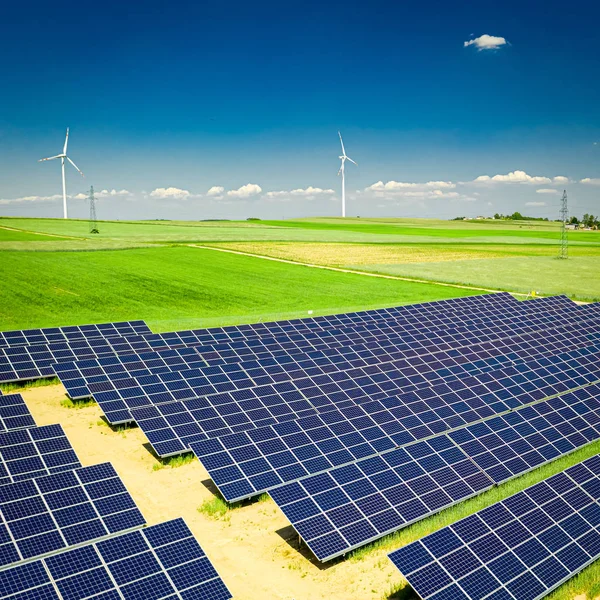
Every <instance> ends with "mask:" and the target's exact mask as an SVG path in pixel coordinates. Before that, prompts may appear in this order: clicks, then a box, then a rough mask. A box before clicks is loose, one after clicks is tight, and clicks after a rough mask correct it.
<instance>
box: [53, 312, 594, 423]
mask: <svg viewBox="0 0 600 600" xmlns="http://www.w3.org/2000/svg"><path fill="white" fill-rule="evenodd" d="M576 327H580V325H579V324H578V325H577V326H576ZM590 330H591V331H594V332H595V333H590V334H588V335H587V336H582V337H581V338H580V339H579V340H578V342H576V343H573V342H572V341H571V339H572V338H571V334H570V333H569V332H566V331H561V332H557V333H555V334H551V333H539V334H537V342H536V341H534V340H535V338H533V339H532V338H531V337H530V338H529V339H527V338H525V339H523V340H522V341H523V344H521V345H520V346H518V347H516V346H515V347H513V346H512V345H513V344H514V343H517V342H520V341H521V340H519V339H516V340H510V339H506V340H505V341H502V342H501V341H498V342H497V343H496V344H495V345H494V346H495V347H492V348H491V349H489V350H488V349H482V352H481V353H480V354H477V350H478V349H479V348H478V346H476V345H475V346H474V345H469V346H465V347H463V348H462V349H461V348H457V349H455V350H454V351H452V352H447V351H438V352H428V351H426V350H424V351H423V352H417V351H415V350H412V351H406V352H405V351H394V350H393V349H392V352H394V354H389V355H388V356H387V360H385V359H384V358H383V357H382V356H380V355H379V354H378V353H377V352H373V351H371V350H370V349H369V348H362V347H358V348H355V349H350V350H348V349H346V350H343V349H340V350H334V349H332V350H329V351H324V352H320V353H311V354H308V355H304V354H301V355H296V356H294V357H290V356H282V357H281V358H280V359H273V360H272V361H267V362H264V361H263V362H260V363H259V362H247V363H244V362H242V363H236V364H235V365H222V367H221V368H222V369H223V371H220V370H219V367H214V366H211V367H206V368H203V369H198V370H189V371H179V372H177V373H164V374H157V375H152V376H143V377H135V378H134V377H131V378H121V379H115V380H107V378H105V377H98V378H99V379H102V380H101V381H98V382H97V383H85V382H83V381H82V380H81V379H77V378H76V377H77V375H79V374H80V373H81V371H80V369H77V370H75V371H73V370H71V367H72V365H68V366H67V367H66V369H67V370H68V371H69V372H70V373H74V375H73V379H69V380H68V381H70V382H72V383H73V386H80V385H82V384H84V386H85V389H86V390H87V389H89V390H91V391H92V393H93V397H94V399H95V400H96V401H97V402H98V403H99V404H100V407H101V408H102V410H103V411H104V414H105V416H106V418H107V420H108V421H109V422H110V423H112V424H119V423H126V422H129V421H131V420H132V414H131V412H130V411H131V410H132V409H136V408H141V407H144V406H152V405H156V404H163V403H166V402H170V401H173V400H186V399H193V398H199V397H206V396H210V395H212V394H217V393H227V392H228V391H231V395H230V398H229V402H230V403H231V404H233V403H235V402H236V400H238V398H237V397H236V396H241V398H242V399H249V398H253V397H261V395H262V394H263V391H262V390H264V393H265V394H267V395H268V396H270V395H272V394H273V392H272V391H271V387H272V386H274V387H275V388H276V389H277V388H283V389H284V390H285V391H287V392H290V393H293V396H294V399H302V398H306V399H308V400H311V401H313V398H314V397H315V396H319V395H321V396H322V395H327V394H328V393H332V392H339V393H340V394H343V393H346V394H354V395H353V397H355V398H356V397H358V396H365V395H367V396H369V397H371V398H373V397H375V395H377V394H381V396H378V397H383V396H386V395H390V394H394V393H398V392H400V391H408V390H411V389H414V387H415V385H413V384H419V383H420V384H430V383H432V381H431V379H432V377H425V376H419V375H423V374H424V373H431V372H432V371H434V370H436V371H437V372H438V378H439V377H443V376H445V375H453V374H456V375H462V376H465V375H469V374H470V373H472V372H475V371H478V370H480V369H482V368H483V369H484V370H485V369H492V368H497V367H498V366H500V364H501V362H499V361H494V360H493V359H491V360H486V359H484V357H491V356H493V355H494V354H502V353H503V352H504V351H505V349H506V350H507V352H506V353H505V354H508V356H507V358H509V357H510V358H511V359H512V360H514V361H516V362H519V361H520V360H522V358H520V357H519V355H518V352H517V350H518V349H521V350H522V352H521V356H522V357H527V356H528V355H531V354H534V352H532V349H533V347H535V348H536V349H537V352H540V353H542V354H544V353H546V352H550V351H556V350H558V349H564V348H565V347H577V346H580V345H581V346H585V345H587V344H589V343H590V342H592V341H597V340H598V339H600V324H598V325H596V326H592V327H590ZM528 348H529V351H528V350H527V349H528ZM469 358H471V360H474V361H476V362H475V363H474V364H472V365H470V366H469V367H468V368H467V366H465V362H467V361H468V359H469ZM478 359H479V360H478ZM505 362H507V361H505ZM269 363H270V364H269ZM363 367H364V368H363ZM366 367H368V369H367V368H366ZM444 369H445V371H444ZM96 372H97V371H96V369H95V368H92V369H91V374H90V378H95V377H96V376H95V375H93V373H96ZM336 373H337V374H336ZM411 375H412V377H411ZM62 376H63V375H61V377H62ZM292 380H293V381H292ZM286 382H288V383H286ZM261 385H263V387H262V388H261ZM265 386H266V387H265ZM249 388H253V389H254V392H252V393H250V392H249V393H248V394H246V393H244V392H241V391H240V390H246V391H247V390H249ZM352 388H355V390H356V391H355V392H351V391H350V390H351V389H352ZM71 389H73V388H71ZM80 389H83V388H80ZM233 390H237V391H238V392H237V393H236V392H234V391H233ZM226 400H227V398H219V399H218V400H217V402H218V403H221V404H224V403H225V402H226ZM313 402H314V401H313Z"/></svg>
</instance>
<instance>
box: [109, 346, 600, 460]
mask: <svg viewBox="0 0 600 600" xmlns="http://www.w3.org/2000/svg"><path fill="white" fill-rule="evenodd" d="M591 351H592V347H590V348H586V349H581V350H580V351H573V352H569V353H563V354H560V355H557V356H555V357H552V358H551V359H549V360H542V361H527V362H525V363H521V364H520V365H513V367H507V368H504V369H501V370H496V371H492V369H491V368H490V369H483V368H481V369H479V370H480V371H481V372H482V373H487V375H486V376H485V377H483V376H482V377H475V376H474V375H471V376H469V377H467V375H469V373H471V374H474V373H476V371H474V370H470V369H469V370H463V372H462V373H459V374H456V375H454V374H452V373H451V374H450V375H448V374H444V375H445V377H444V378H441V377H438V379H437V385H435V386H431V387H430V386H429V385H428V384H429V383H432V382H435V379H434V378H433V377H429V378H421V379H422V381H421V382H420V383H418V384H414V385H406V383H405V378H401V379H400V380H399V381H398V380H397V381H396V383H397V384H398V386H399V387H400V386H402V387H404V389H410V388H412V390H413V391H414V392H415V393H405V394H400V395H399V396H397V397H392V398H391V397H389V396H388V395H387V393H384V392H383V391H382V390H381V389H380V388H377V390H378V391H377V390H375V391H374V390H373V389H372V386H369V390H368V393H367V394H363V396H364V398H363V396H360V395H357V394H355V393H353V388H352V386H354V388H356V389H354V391H358V387H359V386H358V385H356V384H355V383H352V382H350V381H349V378H346V380H345V381H343V380H342V381H341V384H342V386H343V387H342V391H343V392H344V393H342V391H340V390H339V389H337V388H333V390H332V389H329V387H330V385H329V384H330V383H331V382H328V380H326V381H325V382H324V387H323V389H321V388H320V387H319V386H318V385H316V384H317V383H318V382H317V381H316V380H315V379H314V378H313V379H311V380H310V383H312V384H315V385H312V386H309V387H304V386H299V388H297V389H299V392H300V394H298V395H297V396H296V397H293V396H291V393H292V391H293V388H290V387H289V386H288V387H287V388H284V390H285V391H284V392H283V394H280V395H279V396H278V395H277V394H276V388H274V387H268V388H255V389H252V390H246V391H245V392H244V395H243V396H242V397H240V398H236V397H235V394H233V395H226V394H222V395H219V396H218V397H208V398H204V399H197V400H190V401H184V402H179V403H170V404H164V405H160V406H156V407H153V408H148V409H139V410H134V411H133V416H134V417H135V419H136V422H137V423H138V425H139V426H140V427H141V428H142V430H143V431H144V432H145V433H146V435H147V436H148V438H149V440H150V441H151V443H153V445H154V448H155V450H156V451H157V452H158V453H159V454H160V455H163V453H165V454H169V453H172V452H177V451H184V450H185V449H187V447H188V443H189V442H190V441H196V440H199V439H204V438H205V437H217V436H220V435H224V434H226V433H233V432H236V431H244V430H247V429H251V428H253V427H259V426H261V425H268V424H274V423H280V422H285V421H289V420H293V419H296V418H298V417H302V416H309V415H311V414H317V413H321V412H326V411H328V410H333V409H342V408H344V407H351V406H355V405H356V404H361V405H363V404H365V406H364V407H363V408H365V410H369V411H370V412H371V413H373V414H374V413H376V412H380V411H383V410H385V409H386V408H389V409H393V408H397V407H398V403H399V402H400V405H402V404H406V405H408V407H410V408H411V411H410V413H414V414H417V415H418V414H419V413H423V412H424V411H426V410H428V406H427V405H425V404H423V402H422V401H423V400H426V399H428V398H433V397H436V398H437V401H438V404H439V401H443V404H444V405H446V404H448V403H451V404H457V403H458V406H457V409H458V412H459V413H464V412H465V409H466V408H467V407H468V406H470V408H471V409H473V410H475V409H477V408H478V407H479V408H481V407H482V406H483V404H484V403H485V404H486V405H490V407H491V408H492V409H493V411H494V412H502V411H503V410H507V409H508V408H510V407H511V406H513V405H515V406H516V405H518V404H525V403H528V402H531V401H533V400H535V399H540V398H543V397H545V396H548V395H552V394H554V393H557V392H559V391H564V390H565V389H567V387H565V386H567V384H568V387H576V386H578V385H582V384H584V383H589V382H591V381H593V380H594V377H595V375H594V372H593V368H592V370H590V369H589V368H588V366H589V365H590V364H591V365H592V367H593V360H594V359H593V358H590V357H589V356H588V354H589V353H590V352H591ZM592 353H593V352H592ZM572 359H576V360H577V362H576V363H575V364H576V366H577V367H578V369H579V370H578V371H576V372H574V371H573V368H572V366H571V365H570V364H569V363H570V361H571V360H572ZM481 362H484V361H480V365H479V366H480V367H481ZM493 363H494V361H491V366H493ZM548 368H551V369H552V370H554V371H556V370H557V368H558V372H559V373H560V375H561V377H562V378H563V381H562V383H561V384H560V385H558V384H556V383H552V382H551V381H549V380H547V376H548V375H549V372H548ZM347 375H350V373H348V374H347ZM363 375H364V373H363ZM438 375H439V374H438ZM461 375H462V377H461ZM525 377H526V378H527V381H526V382H525V387H523V384H524V378H525ZM511 378H512V379H511ZM412 379H413V380H414V377H413V378H412ZM428 379H429V381H428ZM369 381H370V383H371V384H372V383H373V381H371V380H369ZM390 381H391V380H390ZM338 383H340V381H339V380H338ZM349 383H352V386H350V387H349V386H348V385H346V384H349ZM449 386H450V387H449ZM428 387H430V389H426V388H428ZM503 388H507V391H505V392H504V393H503V395H502V397H500V396H498V395H495V394H494V390H496V391H497V390H500V389H503ZM313 390H320V393H321V394H322V395H321V396H317V395H316V394H315V393H314V391H313ZM387 391H389V392H391V390H387ZM327 393H329V396H328V395H327ZM344 394H345V395H344ZM348 394H350V395H348ZM449 394H450V396H448V395H449ZM507 394H508V395H507ZM476 396H481V398H482V401H484V402H479V403H476V404H473V402H474V400H473V399H474V398H475V397H476ZM517 396H518V397H519V402H517V403H516V404H515V400H514V399H515V398H516V397H517ZM303 398H306V399H305V400H303ZM374 398H380V400H374ZM372 399H373V400H372ZM469 399H470V404H466V405H465V402H467V403H468V402H469ZM326 400H327V401H326ZM509 400H510V404H506V402H507V401H509ZM378 403H379V404H378ZM381 403H383V405H384V406H381V407H380V408H378V406H379V405H380V404H381ZM496 403H498V406H496ZM107 408H109V407H107V406H104V409H105V410H107ZM117 408H118V407H117ZM489 414H492V413H488V415H487V416H489ZM406 416H407V414H406V413H404V414H400V415H398V418H402V417H406ZM481 416H484V415H480V417H481ZM423 418H424V421H422V422H421V421H419V422H417V423H416V425H415V426H421V425H423V424H424V423H425V422H430V421H431V419H432V417H431V416H427V415H423ZM386 420H389V419H384V420H383V421H382V420H381V418H380V417H377V421H378V422H379V423H380V424H383V423H384V422H385V421H386ZM471 420H472V418H471ZM202 434H205V435H202ZM171 442H173V443H171Z"/></svg>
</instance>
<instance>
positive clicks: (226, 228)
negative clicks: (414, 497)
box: [0, 218, 600, 600]
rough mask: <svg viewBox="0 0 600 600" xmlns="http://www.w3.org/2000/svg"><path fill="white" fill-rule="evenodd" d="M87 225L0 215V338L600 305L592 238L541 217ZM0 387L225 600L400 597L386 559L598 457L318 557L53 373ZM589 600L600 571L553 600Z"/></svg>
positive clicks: (266, 513)
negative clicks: (206, 562)
mask: <svg viewBox="0 0 600 600" xmlns="http://www.w3.org/2000/svg"><path fill="white" fill-rule="evenodd" d="M99 229H100V234H98V235H91V234H89V233H88V223H87V221H77V220H69V221H63V220H59V219H56V220H53V219H22V218H0V330H9V329H25V328H35V327H51V326H60V325H71V324H84V323H94V322H95V323H100V322H107V321H120V320H135V319H144V320H145V321H146V322H147V323H148V325H149V326H150V327H151V329H152V330H153V331H155V332H163V331H173V330H178V329H188V328H200V327H209V326H215V325H228V324H237V323H251V322H258V321H269V320H276V319H287V318H297V317H305V316H308V315H309V314H312V315H322V314H334V313H342V312H350V311H357V310H364V309H369V308H378V307H389V306H397V305H400V304H409V303H417V302H426V301H433V300H441V299H446V298H452V297H459V296H467V295H474V294H480V293H485V291H486V290H489V291H494V290H504V291H510V292H514V293H515V294H516V295H517V296H518V297H519V298H521V299H523V298H524V297H525V296H526V295H527V294H528V293H529V292H531V291H532V290H535V291H536V293H538V294H540V295H557V294H566V295H568V296H569V297H571V298H573V299H576V300H581V301H598V300H600V283H599V282H600V278H599V277H598V271H599V267H600V232H598V231H581V232H580V231H576V232H569V242H570V247H569V253H570V256H569V259H568V260H566V261H561V260H558V259H557V258H556V256H557V253H558V238H559V226H558V224H557V223H548V222H529V221H522V222H507V221H468V222H463V221H437V220H420V219H346V220H342V219H300V220H295V221H242V222H233V221H211V222H184V221H138V222H133V221H128V222H118V221H114V222H103V221H101V222H99ZM45 383H48V385H39V384H33V385H23V386H21V385H12V386H8V385H4V386H0V389H3V390H4V391H5V392H6V391H9V390H11V391H14V390H15V389H18V390H19V391H21V392H22V393H23V395H24V397H25V400H26V402H27V404H28V406H29V407H30V409H31V411H32V413H33V415H34V417H35V419H36V421H37V422H38V424H46V423H56V422H59V423H61V424H62V425H63V427H64V428H65V430H66V432H67V434H68V437H69V439H70V440H71V441H72V443H73V446H74V448H75V450H76V452H77V454H78V455H79V456H80V457H81V459H82V462H83V463H84V464H93V463H96V462H100V461H105V460H109V461H111V462H113V464H114V465H115V468H116V469H117V471H118V472H119V474H120V475H121V476H122V478H123V480H124V482H125V483H126V485H127V487H128V489H129V490H130V491H131V493H132V495H133V497H134V499H135V500H136V502H137V503H138V504H139V506H140V508H141V510H142V512H143V513H144V514H145V515H147V517H148V521H149V522H152V523H153V522H158V521H159V520H164V519H167V518H172V517H177V516H181V515H183V516H184V517H185V519H186V522H187V523H188V524H189V526H190V528H191V529H192V531H193V532H194V533H195V534H196V535H197V537H198V539H199V540H200V541H201V543H202V545H203V547H205V549H206V551H207V554H208V555H209V556H210V557H211V558H212V560H213V562H214V564H215V565H216V567H217V569H218V571H219V573H220V574H221V575H222V577H223V579H224V580H225V582H226V583H227V585H228V586H229V587H230V589H231V591H232V592H233V595H234V597H235V598H237V599H247V600H249V599H255V598H274V599H275V598H277V599H281V600H293V599H295V600H305V599H309V600H312V599H317V600H319V599H322V600H325V599H327V600H353V599H361V600H363V599H367V600H384V599H385V600H412V599H414V598H416V596H415V595H414V593H413V592H412V590H411V589H410V588H409V587H408V586H407V585H406V582H405V581H404V580H403V578H402V577H401V575H400V574H399V572H398V571H397V570H396V569H395V568H394V567H393V565H392V564H391V562H390V561H389V560H388V559H387V554H388V552H390V551H391V550H393V549H396V548H398V547H400V546H401V545H404V544H406V543H409V542H411V541H413V540H416V539H418V538H420V537H422V536H424V535H426V534H428V533H431V532H433V531H436V530H437V529H439V528H441V527H443V526H445V525H448V524H450V523H453V522H455V521H456V520H458V519H460V518H463V517H464V516H467V515H469V514H472V513H474V512H476V511H477V510H480V509H481V508H483V507H485V506H487V505H489V504H491V503H493V502H496V501H498V500H500V499H502V498H505V497H507V496H509V495H511V494H513V493H515V492H517V491H519V490H521V489H523V488H525V487H527V486H529V485H532V484H533V483H535V482H537V481H540V480H541V479H543V478H546V477H548V476H550V475H552V474H554V473H557V472H559V471H561V470H563V469H565V468H567V467H568V466H570V465H572V464H575V463H577V462H579V461H581V460H583V459H585V458H587V457H589V456H591V455H593V454H596V453H599V452H600V442H595V443H592V444H590V445H588V446H585V447H584V448H582V449H580V450H578V451H576V452H574V453H573V454H570V455H568V456H565V457H563V458H561V459H559V460H557V461H555V462H551V463H549V464H547V465H546V466H543V467H540V468H538V469H535V470H534V471H532V472H530V473H528V474H526V475H523V476H521V477H519V478H517V479H514V480H512V481H511V482H510V483H506V484H503V485H500V486H498V487H496V488H494V489H492V490H491V491H489V492H486V493H484V494H482V495H480V496H478V497H476V498H474V499H471V500H468V501H466V502H462V503H460V504H458V505H456V506H454V507H452V508H449V509H447V510H444V511H443V512H441V513H439V514H438V515H436V516H434V517H430V518H428V519H425V520H423V521H421V522H419V523H416V524H414V525H412V526H410V527H407V528H405V529H403V530H401V531H400V532H398V533H395V534H393V535H390V536H387V537H385V538H383V539H380V540H379V541H377V542H374V543H372V544H370V545H367V546H365V547H363V548H360V549H359V550H356V551H354V552H352V553H351V554H350V555H348V556H346V557H345V558H343V559H336V560H333V561H331V562H330V563H326V564H320V563H319V562H318V561H317V560H316V559H315V558H314V557H313V556H312V555H311V553H310V551H309V550H308V549H307V548H306V546H303V545H301V544H299V542H298V538H297V535H296V534H295V532H294V530H293V529H292V528H291V526H290V525H289V522H288V521H287V519H286V518H285V517H284V516H283V513H281V511H280V510H279V509H278V508H277V506H276V505H275V503H274V502H273V501H272V500H271V499H270V498H269V497H268V496H262V497H260V498H259V499H258V500H254V501H245V502H242V503H239V504H236V505H227V503H225V502H224V501H223V500H222V499H221V498H220V496H219V495H218V493H217V492H216V490H215V488H214V485H213V484H212V483H211V481H210V479H209V477H208V474H207V472H206V471H205V470H204V468H203V467H202V465H201V464H200V463H199V462H198V461H197V460H191V459H190V458H186V457H184V458H183V459H172V460H160V459H158V458H157V457H156V456H155V455H154V454H153V453H152V452H151V450H150V448H149V446H148V444H147V443H146V442H147V440H146V438H145V436H144V435H143V433H142V432H141V431H140V430H139V429H138V428H135V427H110V426H108V425H107V423H106V421H105V420H103V419H102V411H101V410H100V408H99V406H98V405H96V404H95V403H94V402H83V403H78V402H70V401H68V400H67V399H66V397H65V393H64V388H63V387H62V386H61V385H58V384H57V383H56V382H55V381H49V382H45ZM578 594H587V596H586V597H587V600H592V599H595V598H596V597H600V565H592V566H590V567H588V568H586V569H585V570H584V571H583V572H582V573H581V574H579V575H578V576H577V577H575V578H573V579H572V580H570V581H569V582H568V583H567V584H565V585H563V586H561V587H560V588H559V589H558V590H556V591H555V592H553V593H552V594H551V595H550V596H548V598H549V599H551V600H572V599H573V598H574V597H575V596H577V595H578Z"/></svg>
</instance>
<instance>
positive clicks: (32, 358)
mask: <svg viewBox="0 0 600 600" xmlns="http://www.w3.org/2000/svg"><path fill="white" fill-rule="evenodd" d="M500 296H502V298H500V300H503V302H504V303H503V304H502V303H499V301H498V299H497V298H496V295H490V296H481V297H478V298H485V299H486V300H485V301H483V300H479V301H478V304H479V305H480V307H487V318H488V319H490V318H491V317H492V316H493V315H495V314H496V312H497V311H503V312H507V310H508V306H507V305H509V304H510V306H512V305H513V304H516V301H514V300H512V301H511V302H510V303H508V302H506V300H505V299H504V296H505V295H504V294H500ZM488 298H491V300H489V299H488ZM548 300H550V299H537V300H534V301H531V302H529V303H528V305H527V306H531V307H533V305H534V304H537V305H538V306H539V307H542V306H544V307H548V308H549V309H550V310H557V309H559V308H560V307H563V306H566V305H567V304H566V303H567V302H570V301H569V300H568V299H564V300H563V299H562V297H560V301H559V302H554V303H551V302H549V301H548ZM452 302H453V301H444V303H445V304H444V306H445V308H444V311H443V312H440V313H439V314H436V315H435V319H434V320H433V323H432V328H433V330H436V329H439V328H440V327H448V326H455V325H456V324H457V322H458V321H460V322H463V323H465V325H468V323H469V319H470V313H466V312H464V310H462V308H461V306H459V307H458V308H453V304H452ZM570 306H571V307H572V306H573V303H571V305H570ZM401 308H403V307H401ZM399 310H400V309H399ZM365 315H366V316H365V317H364V319H365V321H364V322H363V323H359V324H356V325H351V326H348V327H346V328H345V329H343V330H338V329H331V328H321V329H318V330H312V329H310V328H306V331H305V332H304V333H298V332H296V333H295V334H294V335H289V334H287V333H281V334H277V337H274V336H273V335H271V336H268V337H256V336H254V337H252V338H248V339H243V338H240V339H238V338H239V336H238V337H237V338H236V340H237V341H227V342H226V343H225V344H224V345H223V344H217V343H216V342H215V340H213V339H212V337H214V336H209V339H207V336H206V335H204V334H202V330H197V331H181V332H172V333H165V334H146V335H141V336H135V337H131V336H127V337H122V336H121V337H117V336H111V335H109V336H106V337H93V338H86V339H82V340H75V341H69V340H64V341H63V342H60V343H46V344H40V343H38V344H33V345H32V344H30V345H22V344H19V345H16V346H13V347H6V348H2V347H0V382H13V381H23V380H28V379H36V378H40V377H50V376H53V375H54V369H53V368H52V366H53V365H54V364H56V363H57V362H65V361H68V360H84V359H88V358H100V357H108V356H115V355H119V354H132V353H140V352H149V351H156V350H160V349H163V350H168V349H172V348H176V347H190V346H196V347H199V348H198V351H199V353H200V354H201V355H203V356H202V357H203V358H204V359H205V360H207V361H211V362H214V361H215V360H218V361H220V362H228V360H231V359H233V360H234V361H235V360H236V359H239V358H242V357H244V358H252V357H255V356H256V352H255V351H254V349H255V348H257V349H259V351H260V352H263V353H264V351H265V350H270V351H277V350H280V351H281V350H288V351H298V350H303V351H306V350H312V349H315V344H317V345H318V347H321V348H322V347H330V345H331V344H334V345H335V344H337V345H338V346H339V345H340V344H341V345H344V344H348V343H357V342H360V341H365V342H366V341H369V340H370V341H375V342H376V341H377V337H376V336H374V334H373V331H374V327H375V326H379V325H380V324H385V327H386V332H387V333H386V334H387V335H389V331H390V328H391V330H392V331H393V332H395V333H396V334H399V333H401V334H402V335H403V336H404V338H405V339H406V338H408V335H407V334H408V333H409V332H411V331H413V332H414V331H415V328H417V329H416V330H417V331H419V333H420V336H421V339H424V337H425V335H426V334H428V333H430V332H429V329H428V328H426V327H425V326H424V324H423V323H419V322H416V323H415V322H413V321H411V320H408V321H407V320H406V319H404V320H401V321H398V320H391V321H378V322H370V321H368V320H367V318H366V317H367V316H370V313H365ZM109 325H111V324H109ZM98 327H100V326H98ZM144 327H145V325H144ZM41 331H43V330H41ZM8 334H12V335H15V336H16V334H21V335H22V334H23V332H7V333H6V334H5V335H8ZM9 337H10V336H9ZM397 341H401V340H397ZM206 344H210V345H209V346H206ZM196 364H197V363H196Z"/></svg>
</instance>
